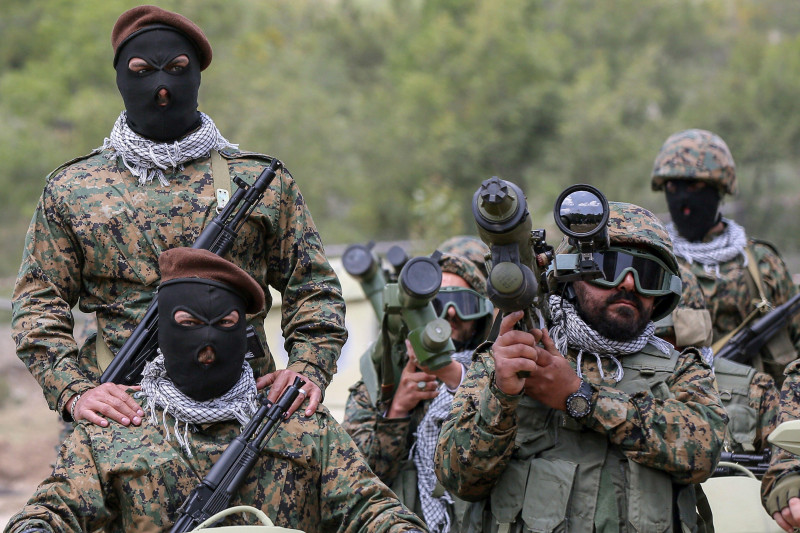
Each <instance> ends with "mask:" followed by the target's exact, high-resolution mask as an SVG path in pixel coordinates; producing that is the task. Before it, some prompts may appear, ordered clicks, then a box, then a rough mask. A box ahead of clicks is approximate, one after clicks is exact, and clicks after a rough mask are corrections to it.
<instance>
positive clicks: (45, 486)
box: [5, 424, 114, 533]
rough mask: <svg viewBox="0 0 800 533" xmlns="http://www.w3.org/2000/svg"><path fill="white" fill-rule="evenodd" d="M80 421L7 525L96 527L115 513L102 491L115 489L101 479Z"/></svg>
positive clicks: (14, 529) (17, 528)
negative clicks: (51, 465) (43, 476)
mask: <svg viewBox="0 0 800 533" xmlns="http://www.w3.org/2000/svg"><path fill="white" fill-rule="evenodd" d="M83 426H84V425H83V424H79V425H77V426H76V428H75V430H74V431H73V432H72V433H71V434H70V436H69V437H68V438H67V439H66V440H65V441H64V443H63V444H62V445H61V451H60V452H59V456H58V459H57V461H56V466H55V467H54V469H53V472H52V474H51V475H50V477H48V478H47V479H46V480H45V481H43V482H42V483H41V484H40V485H39V486H38V487H37V488H36V491H35V492H34V493H33V496H31V498H30V499H29V500H28V503H27V504H26V505H25V507H23V509H22V510H21V511H20V512H19V513H17V514H16V515H14V516H13V517H12V518H11V520H10V521H9V522H8V525H7V526H6V530H5V531H7V532H11V533H20V532H22V531H24V530H25V529H26V528H29V527H41V528H43V529H45V530H46V531H59V532H60V531H97V530H100V529H102V528H103V526H104V525H105V524H107V523H109V522H110V521H111V520H112V519H113V518H114V516H113V515H112V514H111V513H112V511H111V510H110V509H109V506H108V502H106V501H105V500H104V497H103V495H104V494H113V493H114V489H113V487H112V486H111V485H110V484H109V483H106V482H104V481H103V479H102V476H101V474H99V471H98V465H97V464H96V462H95V460H94V456H93V454H92V451H91V439H90V437H89V436H88V435H87V433H86V432H85V431H84V429H83Z"/></svg>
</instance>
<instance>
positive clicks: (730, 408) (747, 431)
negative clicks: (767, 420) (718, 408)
mask: <svg viewBox="0 0 800 533" xmlns="http://www.w3.org/2000/svg"><path fill="white" fill-rule="evenodd" d="M725 410H726V411H727V412H728V432H729V433H730V435H731V438H732V439H733V442H734V444H737V445H739V446H741V447H742V449H744V450H748V451H753V449H752V448H753V442H754V441H755V440H756V425H757V424H758V414H757V413H756V410H755V409H753V408H752V407H750V406H749V405H744V404H740V403H739V404H737V403H729V404H726V405H725Z"/></svg>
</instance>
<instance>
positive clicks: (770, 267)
mask: <svg viewBox="0 0 800 533" xmlns="http://www.w3.org/2000/svg"><path fill="white" fill-rule="evenodd" d="M651 183H652V187H653V190H654V191H660V190H663V191H664V193H665V195H666V200H667V206H668V207H669V212H670V216H671V217H672V223H670V224H668V225H667V231H668V232H669V234H670V237H671V238H672V242H673V245H674V248H675V255H676V256H677V257H678V260H679V261H681V262H683V263H686V264H687V265H689V267H690V268H691V269H692V272H694V274H695V276H697V278H698V280H699V281H700V286H701V287H702V289H703V292H704V293H705V297H706V302H708V304H709V311H710V312H711V318H712V321H713V323H714V352H715V353H716V352H719V350H720V348H722V346H724V344H725V341H726V340H727V339H728V338H730V336H732V335H733V334H735V333H736V332H737V331H738V328H739V327H741V326H742V325H745V324H748V323H750V322H751V321H753V320H755V319H756V318H758V317H760V316H761V315H763V314H764V313H766V312H768V311H770V310H771V309H773V308H774V307H777V306H778V305H780V304H782V303H784V302H786V301H787V300H789V299H790V298H791V297H792V296H794V295H795V293H796V288H795V286H794V283H792V278H791V276H790V275H789V272H788V270H787V269H786V265H785V264H784V263H783V260H782V259H781V257H780V255H779V254H778V251H777V250H776V249H775V248H774V247H773V246H772V245H771V244H769V243H767V242H764V241H758V240H755V239H752V238H748V236H747V234H746V232H745V229H744V228H743V227H742V226H740V225H739V224H737V223H736V222H734V221H733V220H730V219H728V218H725V217H723V216H722V215H721V214H720V211H719V207H720V204H721V202H722V199H723V197H724V196H725V195H726V194H730V195H733V194H735V193H736V166H735V164H734V161H733V156H732V155H731V152H730V150H729V149H728V146H727V145H726V144H725V141H723V140H722V139H721V138H720V137H719V136H718V135H716V134H714V133H712V132H710V131H706V130H699V129H690V130H686V131H682V132H679V133H675V134H673V135H671V136H670V137H669V138H668V139H667V140H666V141H665V142H664V144H663V146H662V147H661V150H660V151H659V153H658V156H656V159H655V162H654V163H653V172H652V181H651ZM798 349H800V317H797V316H796V317H795V318H794V319H793V320H792V321H791V322H790V323H789V325H788V327H787V329H786V330H784V331H782V332H781V333H779V334H778V335H776V336H775V337H774V338H773V339H772V340H771V341H770V342H768V343H767V345H765V347H764V349H762V351H761V354H760V355H759V357H757V358H756V359H755V360H754V361H752V362H751V365H752V366H754V367H755V368H756V369H758V370H760V371H763V372H766V373H767V374H769V375H770V376H772V378H773V379H774V380H775V383H776V384H777V386H778V387H780V385H781V383H783V369H784V368H785V367H786V365H787V364H788V363H790V362H791V361H793V360H794V359H796V358H797V353H798V352H797V350H798Z"/></svg>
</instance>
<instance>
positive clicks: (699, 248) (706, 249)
mask: <svg viewBox="0 0 800 533" xmlns="http://www.w3.org/2000/svg"><path fill="white" fill-rule="evenodd" d="M722 221H723V222H724V223H725V230H724V231H723V232H722V233H720V234H719V235H717V236H716V237H714V238H713V239H712V240H711V241H710V242H689V241H687V240H686V239H684V238H683V237H681V236H680V235H679V234H678V231H677V229H675V224H672V223H670V224H667V226H666V227H667V232H668V233H669V236H670V238H671V239H672V246H673V248H674V249H675V255H677V256H678V257H682V258H683V259H686V260H687V261H688V262H689V263H700V264H701V265H703V268H704V269H705V271H706V272H708V273H709V274H714V275H715V276H717V277H719V264H720V263H724V262H725V261H730V260H731V259H733V258H734V257H736V256H737V255H741V256H742V257H744V266H747V253H746V252H745V248H746V247H747V234H746V233H745V231H744V228H743V227H742V226H740V225H739V224H737V223H736V222H734V221H733V220H730V219H728V218H723V219H722Z"/></svg>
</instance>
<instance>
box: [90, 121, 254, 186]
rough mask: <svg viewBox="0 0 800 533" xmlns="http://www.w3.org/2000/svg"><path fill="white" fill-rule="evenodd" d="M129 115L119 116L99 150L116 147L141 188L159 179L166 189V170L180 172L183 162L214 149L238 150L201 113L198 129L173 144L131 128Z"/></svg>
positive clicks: (204, 154)
mask: <svg viewBox="0 0 800 533" xmlns="http://www.w3.org/2000/svg"><path fill="white" fill-rule="evenodd" d="M126 116H127V115H126V112H125V111H123V112H122V113H120V115H119V117H118V118H117V121H116V122H115V123H114V127H113V128H112V129H111V136H110V137H107V138H106V139H105V140H104V141H103V146H101V147H100V149H106V148H113V149H114V151H115V152H116V153H117V155H119V156H120V157H121V158H122V162H123V163H124V164H125V166H126V167H127V168H128V170H130V171H131V173H132V174H133V175H134V176H136V177H137V178H139V185H145V184H147V183H150V182H151V181H153V178H158V180H159V181H160V182H161V185H163V186H164V187H166V186H167V185H169V182H168V181H167V178H166V177H165V176H164V171H165V170H167V169H169V168H171V169H172V170H175V169H178V170H181V169H183V164H184V163H186V162H187V161H192V160H193V159H199V158H201V157H208V156H209V155H210V154H211V150H221V149H223V148H234V149H237V148H238V147H239V146H238V145H236V144H231V143H230V142H228V140H227V139H226V138H225V137H223V136H222V134H221V133H220V131H219V130H218V129H217V126H216V125H215V124H214V121H213V120H211V117H209V116H208V115H206V114H205V113H200V120H201V125H200V127H199V128H197V129H196V130H194V131H193V132H191V133H189V134H188V135H185V136H183V137H181V138H180V139H178V140H176V141H174V142H156V141H152V140H150V139H146V138H144V137H142V136H141V135H139V134H138V133H136V132H135V131H133V130H132V129H131V128H130V126H128V122H127V120H126V119H125V117H126Z"/></svg>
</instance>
